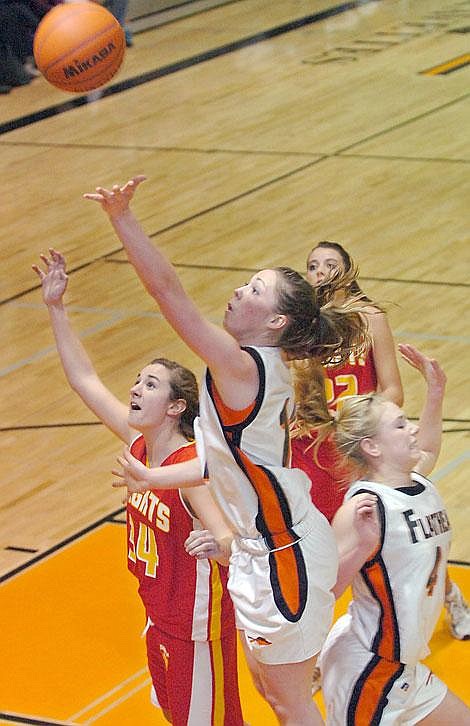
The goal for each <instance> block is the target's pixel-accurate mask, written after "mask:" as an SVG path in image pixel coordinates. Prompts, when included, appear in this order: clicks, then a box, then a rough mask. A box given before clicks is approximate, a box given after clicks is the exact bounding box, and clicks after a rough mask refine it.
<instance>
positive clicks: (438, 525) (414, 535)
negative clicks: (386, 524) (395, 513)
mask: <svg viewBox="0 0 470 726" xmlns="http://www.w3.org/2000/svg"><path fill="white" fill-rule="evenodd" d="M402 514H403V517H404V520H405V522H406V524H407V526H408V530H409V533H410V538H411V542H412V543H413V544H415V543H416V542H419V541H420V540H421V541H422V540H425V539H429V538H430V537H437V536H438V535H440V534H444V533H445V532H448V531H449V530H450V522H449V518H448V516H447V513H446V511H445V510H443V509H441V510H440V511H438V512H433V513H432V514H428V515H426V516H425V517H416V515H415V513H414V511H413V510H412V509H407V510H406V511H405V512H403V513H402Z"/></svg>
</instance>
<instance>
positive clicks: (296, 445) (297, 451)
mask: <svg viewBox="0 0 470 726" xmlns="http://www.w3.org/2000/svg"><path fill="white" fill-rule="evenodd" d="M338 273H339V274H341V275H345V280H348V275H349V280H348V282H347V287H346V288H345V289H344V290H340V291H339V293H338V292H336V293H335V295H336V296H338V295H339V296H340V298H341V299H345V298H346V297H347V296H348V295H349V296H358V297H360V299H362V300H364V302H365V303H366V305H367V306H366V315H367V319H368V323H369V329H370V335H371V347H370V349H369V350H368V351H367V353H366V354H365V355H364V356H360V357H356V358H355V357H354V356H351V357H350V359H349V361H348V362H347V363H345V364H343V365H341V366H334V365H328V366H325V368H324V372H325V397H326V405H327V406H328V408H329V409H330V410H332V411H336V410H337V408H338V407H339V406H341V401H342V399H344V398H345V397H347V396H351V395H357V394H367V393H372V392H377V393H380V394H381V395H382V396H384V397H385V398H387V399H388V400H390V401H392V403H395V404H396V405H397V406H401V405H402V403H403V388H402V384H401V379H400V373H399V370H398V364H397V357H396V353H395V343H394V340H393V335H392V332H391V329H390V326H389V323H388V320H387V316H386V313H385V312H384V311H382V310H380V309H379V308H377V307H376V306H374V305H373V304H372V303H371V301H370V300H369V298H367V296H366V295H365V294H364V292H363V291H362V290H361V288H360V287H359V285H358V283H357V282H356V279H355V278H356V274H357V268H356V266H355V264H354V261H353V260H352V258H351V256H350V255H349V253H348V252H347V251H346V250H345V249H344V247H342V245H340V244H338V243H337V242H330V241H322V242H319V243H318V244H317V245H315V247H314V248H313V249H312V250H311V252H310V253H309V255H308V258H307V279H308V280H309V282H310V283H311V284H312V285H313V286H314V287H321V288H323V289H324V294H325V295H326V296H327V295H328V294H329V291H328V285H329V280H331V279H332V278H334V277H335V276H336V275H337V274H338ZM304 385H308V384H304V383H303V382H302V377H299V379H298V381H297V395H296V400H297V401H298V406H297V422H296V424H295V426H294V430H293V439H292V444H291V445H292V466H294V467H298V468H299V469H302V470H303V471H305V472H306V473H307V474H308V476H309V477H310V479H311V482H312V487H311V490H310V494H311V496H312V500H313V502H314V504H315V505H316V506H317V507H318V509H319V510H320V511H321V512H323V514H324V515H325V516H326V517H327V519H328V520H329V521H330V522H331V521H332V519H333V517H334V515H335V513H336V511H337V510H338V509H339V507H340V506H341V504H342V502H343V499H344V495H345V493H346V485H347V484H348V483H349V481H350V480H351V477H350V475H349V473H348V471H347V469H346V468H345V465H344V462H343V463H342V464H339V463H338V460H339V457H338V454H337V452H336V448H335V446H334V444H333V442H332V441H331V439H329V438H327V439H325V440H324V441H322V443H321V444H320V446H319V447H318V448H317V449H316V450H315V447H314V442H315V437H316V433H315V432H314V431H312V430H311V423H312V422H313V420H314V418H315V412H312V411H310V410H309V409H308V408H307V407H306V405H305V401H306V399H308V394H306V393H305V391H304V390H302V388H303V386H304ZM318 412H321V406H319V408H318ZM320 418H321V413H320ZM445 607H446V609H447V612H448V620H449V626H450V630H451V632H452V635H453V636H454V637H455V638H457V639H461V640H464V639H468V638H470V611H469V609H468V606H467V604H466V602H465V600H464V598H463V596H462V594H461V592H460V590H459V588H458V586H457V585H456V584H455V583H453V582H452V581H451V580H450V578H449V576H448V575H447V579H446V599H445ZM319 687H320V672H319V669H318V668H316V669H315V676H314V686H313V691H314V692H315V690H318V688H319Z"/></svg>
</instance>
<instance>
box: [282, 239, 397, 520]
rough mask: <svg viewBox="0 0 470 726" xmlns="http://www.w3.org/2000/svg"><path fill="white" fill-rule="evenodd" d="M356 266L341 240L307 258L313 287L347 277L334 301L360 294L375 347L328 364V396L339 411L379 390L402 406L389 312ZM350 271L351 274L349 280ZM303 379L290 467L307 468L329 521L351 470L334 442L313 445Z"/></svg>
mask: <svg viewBox="0 0 470 726" xmlns="http://www.w3.org/2000/svg"><path fill="white" fill-rule="evenodd" d="M355 270H356V268H355V265H354V262H353V260H352V259H351V257H350V255H349V254H348V253H347V252H346V250H345V249H344V248H343V247H342V246H341V245H339V244H338V243H337V242H327V241H324V242H319V243H318V244H317V245H316V246H315V247H314V248H313V249H312V251H311V252H310V254H309V256H308V258H307V279H308V281H309V282H310V284H311V285H312V286H313V287H316V288H320V289H322V290H324V293H322V294H324V295H327V294H328V281H329V280H331V279H332V278H333V277H335V276H337V275H338V274H340V275H345V280H347V282H346V283H345V284H347V287H345V288H344V289H339V290H337V291H336V292H335V293H334V297H335V299H339V300H345V299H346V298H347V297H349V296H357V297H360V299H361V300H363V301H364V304H365V314H366V316H367V321H368V324H369V330H370V336H371V347H370V348H369V350H368V351H367V352H366V353H365V354H364V355H362V356H359V357H355V356H354V355H351V356H350V358H349V360H348V361H347V362H346V363H343V364H342V365H340V366H335V365H334V364H330V365H327V366H325V368H324V371H325V381H324V385H325V395H326V403H327V405H328V408H329V409H331V410H333V411H335V410H336V408H337V407H338V405H340V404H341V399H342V398H344V397H345V396H351V395H357V394H362V393H371V392H372V391H377V392H379V393H381V394H382V395H384V396H385V397H386V398H388V399H389V400H391V401H393V402H394V403H396V404H397V406H401V404H402V403H403V389H402V385H401V379H400V373H399V370H398V364H397V359H396V354H395V344H394V340H393V336H392V332H391V330H390V326H389V324H388V320H387V316H386V314H385V313H384V312H383V311H382V310H380V309H379V308H377V307H376V306H374V305H372V304H371V301H370V300H369V298H367V297H366V295H365V294H364V293H363V292H362V290H361V289H360V287H359V286H358V284H357V282H356V279H355V274H353V273H354V272H355ZM348 275H349V278H348ZM301 386H302V380H301V379H298V386H297V387H298V395H297V396H296V399H297V401H298V405H297V421H296V425H295V427H294V430H293V440H292V466H293V467H298V468H299V469H303V471H305V472H306V473H307V474H308V475H309V477H310V479H311V481H312V487H311V490H310V494H311V496H312V500H313V502H314V504H315V505H316V506H317V507H318V509H319V510H320V511H321V512H323V514H324V515H325V516H326V518H327V519H328V520H329V521H330V522H331V520H332V518H333V516H334V514H335V512H336V511H337V509H338V508H339V507H340V505H341V503H342V501H343V498H344V493H345V488H344V486H341V483H342V482H343V483H344V481H345V480H347V472H345V471H344V469H341V468H340V467H339V465H338V463H337V459H338V457H337V456H336V453H335V448H334V446H333V444H332V443H331V441H329V440H327V441H324V442H322V444H321V445H320V446H319V448H318V450H317V451H315V449H314V447H313V445H312V444H313V443H314V438H315V434H313V433H312V431H311V427H310V423H309V422H310V421H311V412H310V411H309V410H308V409H306V405H305V402H306V401H308V399H309V396H308V394H305V392H304V391H301V390H299V389H300V387H301Z"/></svg>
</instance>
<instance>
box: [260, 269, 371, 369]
mask: <svg viewBox="0 0 470 726" xmlns="http://www.w3.org/2000/svg"><path fill="white" fill-rule="evenodd" d="M274 270H275V272H276V273H277V297H278V301H277V306H276V309H277V312H279V313H281V314H283V315H285V316H286V317H287V321H288V322H287V325H286V326H285V328H284V329H283V331H282V333H281V337H280V339H279V342H278V344H279V346H280V347H281V348H282V349H283V350H284V351H285V352H286V353H287V355H288V357H289V358H290V359H305V358H313V359H314V360H315V361H316V362H320V363H322V364H323V365H325V364H326V363H329V362H332V361H334V362H335V363H336V364H340V363H342V362H344V361H345V360H347V359H348V358H349V356H350V354H351V353H353V354H354V355H360V354H361V353H362V352H363V351H364V350H365V349H366V348H367V346H368V345H369V337H368V334H367V322H366V320H365V318H364V316H363V315H361V312H363V311H364V308H363V307H361V305H360V302H359V304H358V301H357V300H348V301H346V302H345V303H344V304H342V305H338V304H335V303H334V302H333V301H332V300H331V301H329V302H327V303H325V304H323V305H321V302H320V300H319V296H318V292H317V290H316V289H315V288H313V287H312V286H311V285H310V284H309V283H308V282H307V280H306V279H305V278H304V277H302V275H300V274H299V273H298V272H296V271H295V270H292V269H291V268H290V267H276V268H274Z"/></svg>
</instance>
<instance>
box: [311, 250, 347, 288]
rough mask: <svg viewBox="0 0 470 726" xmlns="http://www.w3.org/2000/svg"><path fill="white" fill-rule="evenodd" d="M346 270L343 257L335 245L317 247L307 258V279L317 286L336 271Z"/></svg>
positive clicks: (313, 285)
mask: <svg viewBox="0 0 470 726" xmlns="http://www.w3.org/2000/svg"><path fill="white" fill-rule="evenodd" d="M337 270H338V271H339V272H345V269H344V262H343V258H342V257H341V255H340V253H339V252H338V251H337V250H335V249H334V248H333V247H317V248H316V249H314V250H312V251H311V253H310V255H309V258H308V260H307V280H308V281H309V283H310V284H311V285H312V287H316V286H317V285H320V284H321V283H322V282H324V281H325V280H327V279H328V278H329V277H331V276H332V275H333V274H334V273H335V272H336V271H337Z"/></svg>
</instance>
